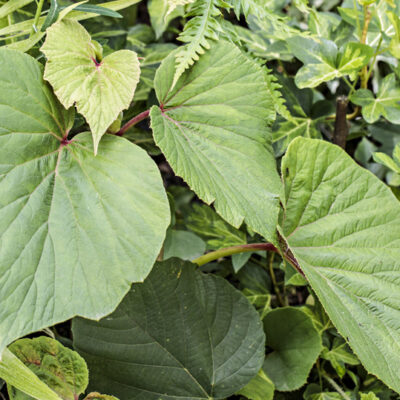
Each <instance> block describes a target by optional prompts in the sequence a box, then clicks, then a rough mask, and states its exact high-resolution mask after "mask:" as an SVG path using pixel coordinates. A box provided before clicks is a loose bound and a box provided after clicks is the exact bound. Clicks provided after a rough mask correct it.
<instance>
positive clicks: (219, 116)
mask: <svg viewBox="0 0 400 400" xmlns="http://www.w3.org/2000/svg"><path fill="white" fill-rule="evenodd" d="M174 57H175V53H172V54H170V55H169V56H168V57H167V58H166V59H165V60H164V61H163V62H162V64H161V67H160V68H159V69H158V71H157V74H156V79H155V88H156V93H157V98H158V100H159V102H160V107H156V106H154V107H153V108H152V109H151V113H150V115H151V125H152V128H153V134H154V139H155V142H156V144H157V145H158V147H160V149H161V150H162V152H163V153H164V155H165V156H166V158H167V160H168V162H169V164H170V165H171V166H172V168H173V169H174V171H175V172H176V173H177V174H178V175H180V176H182V177H183V179H184V180H185V181H186V182H187V183H188V184H189V186H190V187H191V188H192V189H193V190H194V191H195V192H196V194H197V195H198V196H199V197H200V198H201V199H202V200H203V201H204V202H206V203H207V204H210V203H212V202H214V206H215V209H216V211H217V212H218V213H219V214H220V215H221V216H222V217H223V218H224V219H225V220H227V221H228V222H229V223H230V224H232V225H233V226H235V227H236V228H238V227H239V226H240V225H241V224H242V222H243V220H244V221H245V222H246V223H247V224H248V225H249V226H250V227H251V228H252V229H253V230H255V231H256V232H258V233H260V234H261V235H263V236H265V237H266V238H267V240H269V241H272V242H276V219H277V214H278V211H279V195H280V193H281V190H282V189H281V182H280V180H279V178H278V175H277V173H276V167H275V159H274V157H273V155H272V152H271V146H270V131H269V129H268V127H267V125H268V123H270V122H271V121H272V119H273V118H274V115H275V111H274V109H273V106H272V104H271V102H270V98H269V96H268V94H267V93H268V92H267V90H266V83H265V80H264V75H263V72H262V71H261V70H260V69H259V68H258V66H256V65H255V64H254V63H253V62H252V61H250V60H249V59H248V58H247V57H245V56H244V55H242V54H241V52H240V51H239V50H238V49H237V48H236V47H235V46H234V45H232V44H229V43H227V42H224V41H220V42H219V43H217V44H216V45H215V46H213V47H212V48H211V49H210V50H209V51H208V52H207V53H205V54H204V55H203V56H202V57H201V59H200V60H199V61H198V62H197V63H196V64H195V66H194V67H193V68H192V69H191V70H190V71H188V72H186V73H185V74H184V75H183V76H182V77H181V78H180V79H179V81H178V82H177V84H176V85H175V87H174V88H173V89H172V83H173V75H174V66H175V62H174Z"/></svg>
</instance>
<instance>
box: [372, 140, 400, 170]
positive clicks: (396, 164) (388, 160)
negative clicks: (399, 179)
mask: <svg viewBox="0 0 400 400" xmlns="http://www.w3.org/2000/svg"><path fill="white" fill-rule="evenodd" d="M373 158H374V161H375V162H377V163H379V164H382V165H384V166H385V167H386V168H389V169H390V170H391V171H393V172H395V173H396V174H400V144H397V145H396V147H395V149H394V152H393V158H392V157H390V156H388V155H387V154H385V153H380V152H377V153H374V154H373Z"/></svg>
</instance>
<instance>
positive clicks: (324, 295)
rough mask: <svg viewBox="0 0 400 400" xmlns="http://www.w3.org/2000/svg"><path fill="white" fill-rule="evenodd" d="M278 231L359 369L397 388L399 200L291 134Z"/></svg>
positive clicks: (325, 146) (337, 156)
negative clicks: (356, 361)
mask: <svg viewBox="0 0 400 400" xmlns="http://www.w3.org/2000/svg"><path fill="white" fill-rule="evenodd" d="M282 173H283V176H284V179H285V191H286V206H285V208H286V210H285V216H284V218H283V223H282V232H283V234H284V236H285V237H286V240H287V242H288V245H289V247H290V249H291V251H292V252H293V254H294V256H295V257H296V259H297V260H298V262H299V264H300V266H301V268H302V270H303V272H304V273H305V275H306V277H307V279H308V281H309V282H310V284H311V286H312V288H313V289H314V291H315V293H316V294H317V296H318V297H319V299H320V301H321V303H322V305H323V306H324V308H325V310H326V311H327V313H328V315H329V317H330V319H331V320H332V322H333V323H334V325H335V326H336V328H337V329H338V331H339V332H340V334H341V335H342V336H343V337H344V338H345V339H346V341H348V343H349V344H350V346H351V347H352V349H353V350H354V352H355V353H356V354H357V356H358V357H359V359H360V361H361V362H362V364H363V365H364V367H365V368H366V369H367V370H368V371H369V372H370V373H372V374H374V375H376V376H377V377H378V378H380V379H381V380H382V381H383V382H385V383H386V384H387V385H388V386H389V387H391V388H393V389H394V390H396V391H397V392H400V383H399V382H400V372H399V368H398V365H400V345H399V343H400V204H399V202H398V200H397V199H396V198H395V196H394V195H393V193H392V192H391V190H390V189H389V188H388V187H387V186H386V185H385V184H384V183H383V182H381V181H380V180H379V179H378V178H377V177H376V176H374V175H373V174H372V173H371V172H369V171H367V170H364V169H363V168H361V167H359V166H358V165H357V164H356V163H355V162H354V161H353V160H352V159H351V158H350V157H349V156H348V155H347V154H346V153H345V152H344V151H343V150H341V149H340V148H339V147H337V146H335V145H332V144H330V143H327V142H323V141H320V140H315V139H314V140H313V139H303V138H297V139H295V140H294V141H293V142H292V143H291V144H290V146H289V149H288V152H287V154H286V155H285V157H284V159H283V161H282Z"/></svg>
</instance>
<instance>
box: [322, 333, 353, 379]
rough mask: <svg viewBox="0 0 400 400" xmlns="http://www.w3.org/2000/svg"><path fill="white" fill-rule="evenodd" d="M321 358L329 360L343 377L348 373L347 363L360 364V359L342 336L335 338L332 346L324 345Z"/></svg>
mask: <svg viewBox="0 0 400 400" xmlns="http://www.w3.org/2000/svg"><path fill="white" fill-rule="evenodd" d="M321 358H323V359H324V360H328V361H329V362H330V363H331V365H332V367H333V368H334V369H335V370H336V372H337V374H338V375H339V377H340V378H343V377H344V375H345V373H346V366H345V365H346V364H348V365H358V364H360V361H359V360H358V358H357V357H356V356H355V355H354V354H353V353H352V352H351V350H350V348H349V346H348V345H347V343H346V342H345V341H344V340H343V339H342V338H337V337H336V338H334V339H333V343H332V348H331V349H328V348H327V347H324V349H323V351H322V353H321Z"/></svg>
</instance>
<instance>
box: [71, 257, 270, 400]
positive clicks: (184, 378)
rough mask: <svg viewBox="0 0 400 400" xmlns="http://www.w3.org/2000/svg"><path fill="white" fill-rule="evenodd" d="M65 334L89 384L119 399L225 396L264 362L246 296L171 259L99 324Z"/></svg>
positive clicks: (80, 325) (78, 325) (77, 324)
mask: <svg viewBox="0 0 400 400" xmlns="http://www.w3.org/2000/svg"><path fill="white" fill-rule="evenodd" d="M73 332H74V345H75V348H76V349H77V350H78V351H79V352H80V353H81V354H82V355H83V356H84V357H85V359H86V360H87V362H88V365H89V369H90V371H91V382H90V385H92V386H93V387H95V388H99V389H100V390H103V391H104V392H110V391H111V390H113V393H115V394H116V395H117V396H119V397H120V398H123V399H146V400H153V399H154V400H158V399H160V398H165V399H176V398H180V399H185V400H194V399H198V400H200V399H204V400H208V399H225V398H226V397H228V396H230V395H232V394H233V393H235V392H236V391H237V390H239V389H240V388H241V387H243V386H244V385H246V383H248V382H249V381H250V379H251V378H252V377H253V376H255V375H256V374H257V372H258V371H259V369H260V368H261V366H262V362H263V359H264V341H265V336H264V333H263V331H262V324H261V321H260V319H259V317H258V314H257V312H256V311H255V310H254V308H253V307H252V306H251V305H250V303H249V302H248V301H247V300H246V298H245V297H244V296H243V295H242V294H241V293H240V292H238V291H237V290H235V289H234V288H233V287H232V286H231V285H230V284H229V283H228V282H227V281H225V280H224V279H222V278H220V277H217V276H214V275H204V274H202V273H200V272H199V271H196V270H195V266H194V265H193V264H191V263H187V262H186V263H185V262H182V261H180V260H178V259H171V260H169V261H165V262H163V263H158V264H156V265H155V267H154V269H153V270H152V272H151V273H150V275H149V277H148V278H147V279H146V281H145V282H144V283H142V284H136V285H134V286H133V288H132V290H131V291H130V292H129V294H128V295H127V296H126V297H125V299H124V300H123V302H122V303H121V304H120V305H119V307H118V309H117V310H116V312H115V313H113V314H112V315H110V316H109V317H107V318H105V319H103V320H101V321H100V322H99V323H96V322H93V321H87V320H83V319H77V320H75V321H74V326H73Z"/></svg>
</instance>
